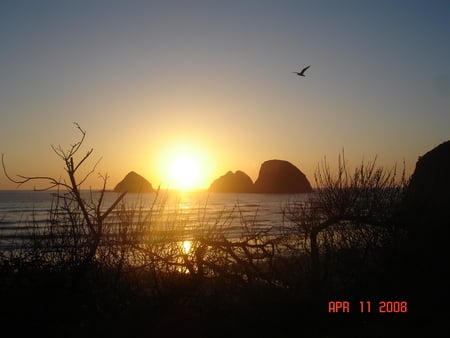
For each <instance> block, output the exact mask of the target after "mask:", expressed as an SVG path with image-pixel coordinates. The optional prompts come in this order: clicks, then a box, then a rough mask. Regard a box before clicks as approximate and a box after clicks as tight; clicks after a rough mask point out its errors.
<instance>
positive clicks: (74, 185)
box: [2, 123, 126, 273]
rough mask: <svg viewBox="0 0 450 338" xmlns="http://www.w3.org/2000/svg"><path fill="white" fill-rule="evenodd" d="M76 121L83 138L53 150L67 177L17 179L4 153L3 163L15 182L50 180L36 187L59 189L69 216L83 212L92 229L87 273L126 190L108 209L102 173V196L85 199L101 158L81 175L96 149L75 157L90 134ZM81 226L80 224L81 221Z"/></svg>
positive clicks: (83, 265)
mask: <svg viewBox="0 0 450 338" xmlns="http://www.w3.org/2000/svg"><path fill="white" fill-rule="evenodd" d="M74 124H75V126H76V128H77V129H78V130H79V132H80V133H81V138H80V140H78V141H77V142H75V143H74V144H72V145H70V146H69V147H68V149H66V150H65V149H63V148H62V147H61V146H60V145H59V146H58V147H55V146H53V145H52V149H53V151H54V152H55V154H56V155H57V156H58V157H59V158H61V160H62V161H63V162H64V169H65V171H66V174H67V177H65V178H63V179H57V178H55V177H51V176H25V175H17V178H13V177H12V176H10V175H9V174H8V172H7V170H6V165H5V161H4V155H3V154H2V166H3V171H4V173H5V175H6V177H7V178H8V179H9V180H10V181H11V182H14V183H17V184H18V185H23V184H25V183H28V182H31V181H44V182H46V183H47V185H46V186H45V187H44V188H42V189H36V188H35V190H51V189H58V194H57V198H58V199H62V200H63V201H64V203H63V206H64V208H63V209H64V210H65V212H66V213H68V214H69V219H71V220H74V219H75V217H74V216H75V215H78V214H81V225H82V226H85V227H86V228H87V230H88V231H87V233H88V250H87V253H86V254H85V255H84V258H83V259H82V261H81V262H80V265H79V269H80V272H82V273H83V272H84V271H85V270H86V268H87V266H88V265H89V264H90V263H91V262H92V261H93V259H94V257H95V255H96V253H97V249H98V247H99V244H100V241H101V239H102V237H103V234H104V231H105V226H106V223H105V220H106V218H107V217H108V215H109V214H110V213H111V212H112V211H113V210H114V208H115V207H116V206H117V205H118V203H119V202H120V201H121V200H122V199H123V197H124V196H125V194H126V192H124V193H122V194H121V195H119V196H118V197H117V198H116V199H115V200H114V202H113V203H112V204H111V205H110V206H109V207H108V208H107V209H106V210H105V208H104V206H103V203H104V197H105V192H106V183H107V180H108V176H107V175H100V174H99V177H100V178H101V180H102V182H103V185H102V188H101V189H100V194H99V197H98V198H97V199H96V200H95V199H94V197H93V195H92V194H90V197H89V198H87V199H86V198H83V196H82V194H81V190H82V185H83V183H85V182H86V180H87V178H88V177H89V176H90V175H91V174H92V173H93V172H94V171H95V169H96V166H97V164H98V162H99V161H97V162H96V163H95V165H94V166H93V167H92V168H91V169H90V170H89V171H88V172H87V174H85V175H84V176H81V177H79V170H80V168H81V167H82V166H83V164H85V162H86V160H87V159H88V158H89V157H90V156H91V154H92V152H93V148H90V149H89V150H88V151H87V152H86V154H84V155H83V156H81V158H80V159H79V160H75V159H74V158H75V157H76V156H77V155H78V153H79V152H80V148H81V146H82V144H83V142H84V140H85V136H86V132H85V131H84V130H83V129H82V128H81V127H80V125H79V124H78V123H74ZM77 222H78V220H77ZM77 226H80V224H77Z"/></svg>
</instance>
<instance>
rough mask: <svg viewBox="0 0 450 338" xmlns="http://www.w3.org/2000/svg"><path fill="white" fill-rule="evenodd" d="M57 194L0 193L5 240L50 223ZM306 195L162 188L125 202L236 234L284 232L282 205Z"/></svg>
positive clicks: (109, 197)
mask: <svg viewBox="0 0 450 338" xmlns="http://www.w3.org/2000/svg"><path fill="white" fill-rule="evenodd" d="M82 194H83V197H84V198H85V199H87V200H90V199H91V198H92V199H93V200H94V201H97V200H98V198H99V197H100V194H99V193H98V192H89V191H83V192H82ZM55 195H56V192H55V191H28V190H27V191H25V190H3V191H0V241H1V240H2V239H3V240H5V238H11V237H14V236H19V235H20V230H21V229H23V230H26V228H27V227H30V226H43V227H45V226H46V225H48V224H49V219H50V210H51V209H52V205H54V203H55ZM118 196H119V194H117V193H114V192H107V193H106V194H105V196H104V202H103V204H102V208H103V209H104V210H106V209H107V208H108V207H109V206H110V205H111V204H112V203H113V201H114V200H115V199H116V198H117V197H118ZM307 197H308V195H307V194H233V193H209V192H207V191H197V192H175V191H160V192H159V193H158V194H157V193H145V194H127V195H126V196H125V198H124V200H123V206H125V208H126V209H127V210H133V209H138V208H140V209H141V210H144V212H154V213H158V215H159V217H160V218H161V219H163V220H165V222H167V223H169V222H172V223H177V224H183V226H190V225H194V224H195V226H199V225H200V226H204V227H208V226H211V225H213V224H217V223H222V224H226V226H227V229H228V231H230V232H233V233H232V234H231V233H230V235H231V236H239V234H240V233H242V231H244V229H243V227H245V225H248V226H249V227H251V228H252V229H253V230H255V231H257V230H258V229H259V230H264V229H265V230H268V231H273V232H277V231H279V230H280V228H281V227H282V225H283V223H284V221H285V219H284V216H283V208H284V207H285V206H286V205H287V204H288V203H290V202H292V201H298V200H304V199H306V198H307ZM167 225H168V226H170V225H171V224H167ZM0 244H1V243H0Z"/></svg>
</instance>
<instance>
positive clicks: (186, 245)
mask: <svg viewBox="0 0 450 338" xmlns="http://www.w3.org/2000/svg"><path fill="white" fill-rule="evenodd" d="M181 246H182V249H183V253H184V254H186V255H187V254H188V253H189V252H190V251H191V247H192V242H191V241H183V242H182V243H181Z"/></svg>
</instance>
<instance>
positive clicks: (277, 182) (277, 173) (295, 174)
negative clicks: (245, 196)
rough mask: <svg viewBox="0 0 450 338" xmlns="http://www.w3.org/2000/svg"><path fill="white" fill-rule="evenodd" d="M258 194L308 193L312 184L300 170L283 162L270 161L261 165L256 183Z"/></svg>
mask: <svg viewBox="0 0 450 338" xmlns="http://www.w3.org/2000/svg"><path fill="white" fill-rule="evenodd" d="M255 192H258V193H308V192H312V187H311V184H310V183H309V181H308V179H307V178H306V176H305V174H303V173H302V172H301V171H300V169H298V168H297V167H296V166H294V165H293V164H292V163H290V162H288V161H283V160H269V161H266V162H264V163H263V164H262V165H261V168H260V170H259V175H258V179H257V180H256V181H255Z"/></svg>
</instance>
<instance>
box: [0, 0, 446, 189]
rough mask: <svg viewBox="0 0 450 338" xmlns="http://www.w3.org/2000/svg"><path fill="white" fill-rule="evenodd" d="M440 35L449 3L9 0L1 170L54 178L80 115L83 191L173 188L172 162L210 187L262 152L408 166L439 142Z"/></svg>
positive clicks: (442, 104) (303, 164)
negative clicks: (126, 183)
mask: <svg viewBox="0 0 450 338" xmlns="http://www.w3.org/2000/svg"><path fill="white" fill-rule="evenodd" d="M449 38H450V2H449V1H445V0H442V1H437V0H436V1H435V0H427V1H425V0H423V1H415V0H397V1H392V0H379V1H361V0H354V1H347V0H342V1H333V0H329V1H325V0H316V1H312V0H311V1H302V0H297V1H285V0H277V1H275V0H273V1H265V0H260V1H252V0H248V1H243V0H237V1H234V0H229V1H195V0H194V1H170V0H163V1H143V0H142V1H138V0H131V1H130V0H128V1H125V0H123V1H114V0H111V1H106V0H104V1H99V0H91V1H84V0H80V1H64V0H60V1H46V0H42V1H13V0H11V1H9V0H4V1H1V2H0V46H1V52H0V152H1V153H2V154H4V161H5V164H6V168H7V170H8V173H9V174H10V175H11V176H14V175H16V174H21V175H28V176H52V177H60V176H61V175H64V171H63V167H64V165H63V163H62V162H61V159H60V158H58V156H57V155H56V154H55V153H54V152H53V150H52V148H51V146H52V145H53V146H58V145H61V147H62V148H64V149H67V148H68V147H70V145H71V144H73V143H74V142H76V141H77V140H79V137H80V133H79V131H78V130H77V128H76V127H75V125H74V124H73V123H74V122H76V123H78V124H79V125H80V126H81V127H82V128H83V129H84V130H85V131H86V138H85V140H84V145H83V148H82V149H81V150H80V153H79V157H82V156H83V155H84V154H85V153H86V151H87V150H89V149H90V148H91V147H92V148H93V149H94V151H93V153H92V155H91V156H90V158H89V161H87V162H86V163H85V164H86V166H85V167H84V168H85V169H83V170H86V171H89V169H91V168H92V166H94V165H95V163H97V161H99V162H98V164H97V166H96V167H95V174H93V175H91V177H90V179H89V180H88V181H87V182H86V185H87V186H86V188H88V187H94V188H95V187H97V186H100V184H101V181H100V180H99V179H98V176H97V175H96V173H97V172H99V173H102V174H107V175H108V176H109V180H108V187H109V188H113V187H114V186H115V184H117V183H118V182H119V181H120V180H121V179H122V178H123V177H124V176H125V175H126V174H127V173H128V172H129V171H135V172H137V173H139V174H140V175H142V176H144V177H145V178H147V179H148V180H149V181H150V182H151V183H152V185H153V186H155V187H157V186H160V187H162V188H176V186H177V183H176V182H175V181H174V179H175V177H176V175H177V174H176V173H174V174H173V175H172V176H171V174H170V173H171V172H172V171H176V170H175V169H173V167H174V166H177V165H178V167H180V166H181V167H183V166H185V167H190V166H193V167H195V168H194V169H192V171H193V173H192V175H193V176H195V175H196V176H197V177H196V180H195V187H196V188H207V187H208V186H209V185H210V183H211V182H212V181H213V180H214V179H216V178H217V177H219V176H221V175H224V174H225V173H226V172H227V171H229V170H231V171H236V170H242V171H244V172H246V173H247V174H248V175H249V176H250V177H251V178H252V179H253V180H256V178H257V176H258V171H259V168H260V165H261V164H262V163H263V162H264V161H266V160H270V159H282V160H287V161H290V162H291V163H293V164H294V165H296V166H297V167H298V168H299V169H300V170H301V171H303V172H304V173H305V174H306V176H307V178H308V179H309V180H310V181H311V183H313V184H314V172H315V170H316V169H317V166H318V164H319V162H320V161H322V160H323V159H325V158H326V159H327V161H328V162H329V163H330V165H331V167H332V168H333V167H334V166H337V160H338V156H339V154H340V153H342V151H344V152H345V156H346V159H347V161H348V163H349V165H350V166H356V165H358V164H360V163H361V161H371V160H373V159H374V158H375V157H376V158H377V163H378V164H379V165H380V166H383V167H386V168H391V167H393V166H394V165H397V166H398V167H402V166H403V163H405V165H406V171H407V174H408V175H409V174H411V173H412V171H413V170H414V167H415V164H416V161H417V159H418V157H419V156H421V155H423V154H424V153H426V152H427V151H429V150H431V149H432V148H434V147H435V146H437V145H439V144H440V143H442V142H444V141H447V140H449V139H450V62H449V60H450V43H449V41H450V40H449ZM307 65H310V66H311V67H310V68H309V69H308V70H307V71H306V72H305V75H306V76H305V77H299V76H297V75H296V74H294V73H293V72H295V71H299V70H301V69H302V68H304V67H305V66H307ZM186 170H187V169H186ZM178 176H180V173H178ZM32 187H33V185H25V186H22V187H21V188H32ZM192 187H194V186H192ZM16 188H17V185H16V184H14V183H11V182H9V181H8V180H7V179H6V177H5V175H4V174H3V173H1V174H0V189H16Z"/></svg>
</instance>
